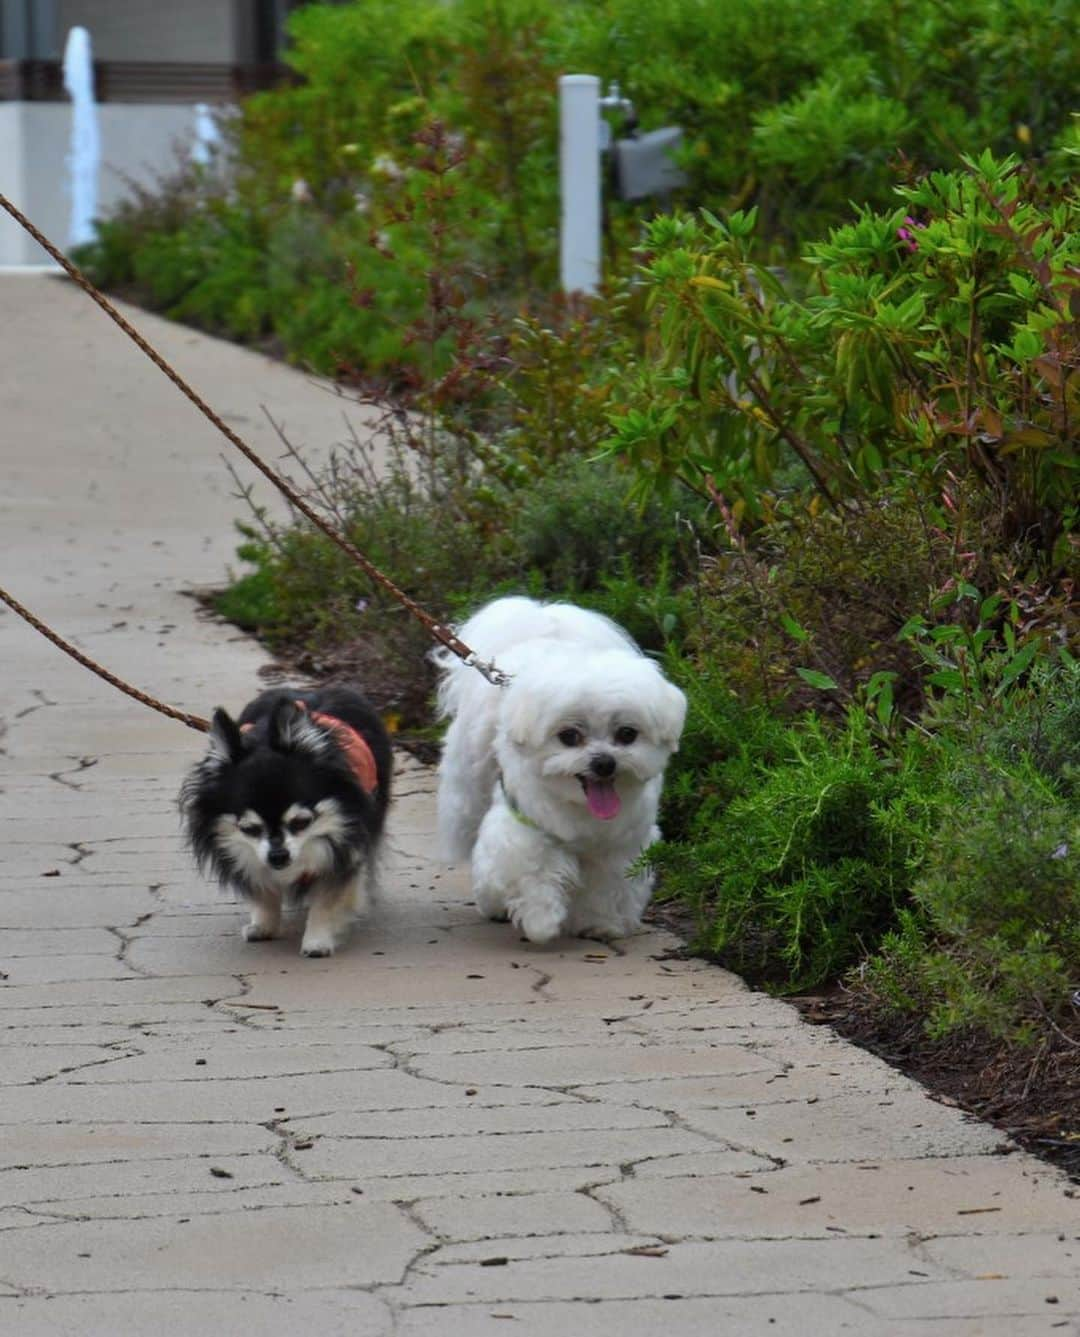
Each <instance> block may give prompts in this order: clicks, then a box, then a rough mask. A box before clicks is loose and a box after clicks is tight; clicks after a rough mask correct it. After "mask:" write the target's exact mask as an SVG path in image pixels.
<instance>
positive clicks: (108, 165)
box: [0, 102, 195, 265]
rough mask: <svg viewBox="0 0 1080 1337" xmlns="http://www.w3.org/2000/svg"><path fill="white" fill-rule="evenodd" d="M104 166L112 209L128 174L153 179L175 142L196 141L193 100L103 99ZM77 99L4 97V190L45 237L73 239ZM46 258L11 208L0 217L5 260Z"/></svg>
mask: <svg viewBox="0 0 1080 1337" xmlns="http://www.w3.org/2000/svg"><path fill="white" fill-rule="evenodd" d="M98 114H99V117H100V127H101V170H100V172H99V174H98V211H99V212H100V213H108V212H109V210H110V208H111V207H112V206H113V205H114V204H116V202H117V201H118V200H120V199H121V198H122V197H123V196H124V195H126V194H128V193H130V192H129V186H128V180H134V181H137V182H139V183H145V184H152V183H153V182H154V180H155V179H156V177H157V176H159V175H162V174H164V175H168V174H169V172H170V171H171V170H172V169H173V167H174V166H175V164H176V156H175V152H174V149H175V146H176V145H178V144H181V145H186V146H190V144H191V140H192V137H193V134H194V128H195V108H194V107H193V106H190V105H183V106H169V105H160V104H157V105H142V104H138V103H120V102H116V103H105V104H104V105H102V106H99V107H98ZM70 136H71V106H70V105H69V104H68V103H63V102H0V190H2V191H3V193H4V194H5V195H7V196H8V198H9V199H10V200H11V201H12V203H13V204H16V205H17V206H18V207H19V208H20V209H21V210H22V211H23V213H25V214H26V215H27V216H28V217H29V218H30V219H31V221H32V222H33V223H34V224H35V225H36V226H37V227H39V228H40V229H41V231H42V232H44V233H45V235H46V236H47V237H49V239H50V240H51V241H53V242H55V243H56V244H57V245H58V246H60V247H61V248H66V246H67V244H68V225H69V221H70V210H71V197H70V195H69V192H68V172H67V164H66V160H67V155H68V149H69V141H70ZM47 260H48V257H47V256H46V255H45V253H44V252H43V251H42V250H41V248H40V247H39V246H38V245H37V243H36V242H34V241H33V240H31V238H30V237H29V236H27V235H26V233H24V232H23V231H22V229H21V228H20V227H19V226H18V224H16V223H15V222H13V221H12V220H11V219H10V218H8V216H7V215H6V214H3V216H2V217H0V265H27V264H41V263H45V262H47Z"/></svg>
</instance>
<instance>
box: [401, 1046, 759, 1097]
mask: <svg viewBox="0 0 1080 1337" xmlns="http://www.w3.org/2000/svg"><path fill="white" fill-rule="evenodd" d="M410 1066H411V1068H412V1070H413V1071H414V1072H417V1073H418V1074H420V1076H423V1077H430V1078H432V1079H433V1080H435V1081H440V1082H448V1081H456V1082H472V1081H477V1082H491V1083H493V1084H496V1085H507V1086H552V1087H570V1086H577V1085H579V1084H581V1083H584V1082H596V1081H599V1080H604V1079H606V1080H608V1081H611V1082H634V1081H638V1080H643V1079H647V1078H650V1077H656V1076H665V1077H666V1076H671V1077H685V1076H690V1075H692V1074H695V1073H709V1074H714V1073H731V1072H766V1073H768V1072H775V1071H776V1070H777V1065H776V1063H775V1062H774V1061H773V1060H771V1059H764V1058H761V1057H760V1055H758V1054H756V1053H754V1052H752V1051H747V1050H745V1049H743V1048H741V1047H740V1046H738V1045H718V1046H717V1047H716V1048H714V1049H690V1048H687V1049H669V1048H667V1047H666V1046H663V1045H641V1044H638V1045H627V1044H615V1043H609V1044H607V1045H605V1046H604V1048H603V1049H598V1048H592V1049H587V1048H581V1047H578V1046H575V1047H574V1048H572V1049H558V1048H551V1049H542V1050H537V1051H535V1052H531V1053H529V1055H528V1057H527V1059H525V1060H524V1061H523V1060H522V1059H520V1058H519V1057H518V1056H517V1055H516V1054H514V1053H502V1054H440V1055H430V1054H422V1055H419V1056H418V1057H417V1058H415V1059H414V1060H413V1061H412V1063H411V1065H410Z"/></svg>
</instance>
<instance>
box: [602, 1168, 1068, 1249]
mask: <svg viewBox="0 0 1080 1337" xmlns="http://www.w3.org/2000/svg"><path fill="white" fill-rule="evenodd" d="M596 1196H597V1198H598V1200H599V1201H601V1202H605V1203H608V1204H609V1205H610V1206H612V1207H614V1208H615V1210H616V1211H617V1212H619V1214H620V1216H621V1218H622V1219H623V1220H624V1221H626V1223H627V1224H628V1225H629V1226H630V1228H632V1229H634V1230H641V1231H646V1232H652V1233H656V1234H674V1235H676V1236H679V1235H686V1234H691V1235H707V1236H716V1237H723V1236H746V1237H748V1238H749V1237H762V1238H766V1237H777V1236H780V1235H799V1236H803V1237H807V1238H809V1237H813V1236H821V1235H825V1234H828V1233H830V1232H831V1231H843V1232H845V1233H846V1234H848V1235H867V1234H875V1235H908V1234H918V1235H933V1234H939V1233H943V1232H949V1231H957V1230H961V1229H964V1228H968V1229H973V1230H974V1229H977V1230H978V1231H979V1232H980V1233H1001V1232H1011V1231H1018V1230H1032V1229H1038V1228H1040V1227H1041V1228H1043V1229H1046V1228H1047V1227H1059V1228H1060V1229H1067V1228H1068V1227H1069V1226H1070V1225H1072V1224H1075V1222H1076V1220H1077V1210H1076V1204H1075V1202H1074V1201H1073V1200H1072V1199H1071V1198H1067V1197H1066V1196H1065V1193H1064V1189H1063V1185H1062V1182H1061V1178H1060V1176H1058V1175H1057V1174H1055V1173H1054V1172H1053V1171H1049V1170H1045V1169H1042V1168H1041V1167H1040V1168H1038V1169H1034V1168H1025V1166H1024V1163H1023V1161H1022V1160H1021V1161H1020V1162H1018V1161H1017V1160H1016V1159H1014V1158H1013V1157H1004V1156H997V1157H995V1156H974V1157H971V1156H953V1157H946V1158H942V1159H940V1160H937V1159H935V1160H912V1161H881V1162H863V1163H856V1164H844V1165H824V1166H821V1165H814V1166H792V1167H788V1168H784V1169H778V1170H774V1171H771V1172H769V1173H767V1174H761V1175H749V1176H745V1177H742V1178H731V1179H728V1180H719V1179H698V1178H686V1179H664V1180H657V1179H650V1180H648V1181H647V1182H646V1181H640V1182H635V1181H633V1180H628V1181H625V1182H623V1183H620V1184H617V1185H614V1186H611V1187H608V1188H604V1189H599V1190H597V1193H596Z"/></svg>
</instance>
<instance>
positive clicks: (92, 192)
mask: <svg viewBox="0 0 1080 1337" xmlns="http://www.w3.org/2000/svg"><path fill="white" fill-rule="evenodd" d="M64 87H65V88H66V89H67V92H68V95H69V96H70V98H71V104H72V106H71V153H70V155H69V157H68V168H69V170H70V173H71V226H70V229H69V235H68V245H69V246H81V245H82V244H83V243H84V242H87V241H93V240H94V236H95V235H96V234H95V229H94V216H95V215H96V214H97V186H98V168H99V166H100V162H101V145H100V140H99V138H98V119H97V106H96V105H95V103H94V66H93V57H92V55H91V52H90V34H89V33H88V32H87V31H86V29H85V28H72V29H71V31H70V32H69V33H68V36H67V43H66V45H65V47H64Z"/></svg>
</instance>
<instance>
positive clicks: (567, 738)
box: [558, 729, 585, 747]
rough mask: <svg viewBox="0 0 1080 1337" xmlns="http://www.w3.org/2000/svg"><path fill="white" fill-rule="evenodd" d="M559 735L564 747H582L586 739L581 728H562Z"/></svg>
mask: <svg viewBox="0 0 1080 1337" xmlns="http://www.w3.org/2000/svg"><path fill="white" fill-rule="evenodd" d="M558 737H559V742H560V743H562V745H563V747H580V746H581V745H582V743H584V741H585V735H584V734H583V733H582V732H581V730H580V729H560V730H559V735H558Z"/></svg>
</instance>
